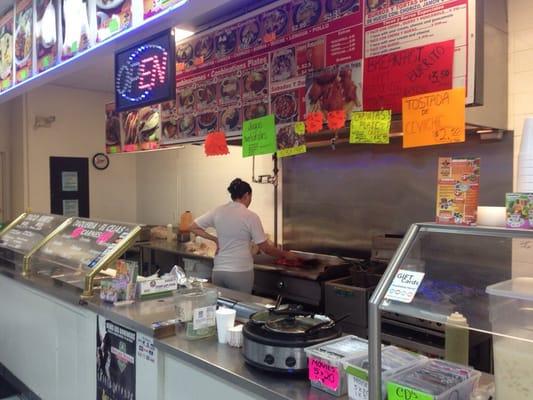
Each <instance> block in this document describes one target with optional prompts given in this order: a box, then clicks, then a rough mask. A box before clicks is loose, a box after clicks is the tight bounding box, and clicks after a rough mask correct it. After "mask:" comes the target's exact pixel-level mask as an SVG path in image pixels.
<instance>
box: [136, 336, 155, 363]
mask: <svg viewBox="0 0 533 400" xmlns="http://www.w3.org/2000/svg"><path fill="white" fill-rule="evenodd" d="M137 358H138V359H141V360H146V361H148V362H150V363H152V364H155V361H156V358H157V349H156V348H155V345H154V339H153V338H151V337H149V336H146V335H143V334H142V333H138V334H137Z"/></svg>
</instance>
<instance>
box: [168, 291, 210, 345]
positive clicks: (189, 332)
mask: <svg viewBox="0 0 533 400" xmlns="http://www.w3.org/2000/svg"><path fill="white" fill-rule="evenodd" d="M217 297H218V292H217V290H216V289H212V288H208V289H206V288H192V289H181V290H178V293H177V294H176V296H175V301H176V314H177V317H176V320H177V321H178V322H177V323H176V334H177V335H179V336H181V337H185V338H186V339H189V340H195V339H203V338H206V337H210V336H213V335H214V334H215V332H216V319H215V311H216V305H217Z"/></svg>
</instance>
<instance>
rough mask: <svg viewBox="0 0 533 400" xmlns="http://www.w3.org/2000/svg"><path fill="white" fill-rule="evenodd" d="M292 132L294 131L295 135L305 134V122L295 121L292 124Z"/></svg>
mask: <svg viewBox="0 0 533 400" xmlns="http://www.w3.org/2000/svg"><path fill="white" fill-rule="evenodd" d="M294 132H296V134H297V135H305V122H302V121H298V122H296V123H295V124H294Z"/></svg>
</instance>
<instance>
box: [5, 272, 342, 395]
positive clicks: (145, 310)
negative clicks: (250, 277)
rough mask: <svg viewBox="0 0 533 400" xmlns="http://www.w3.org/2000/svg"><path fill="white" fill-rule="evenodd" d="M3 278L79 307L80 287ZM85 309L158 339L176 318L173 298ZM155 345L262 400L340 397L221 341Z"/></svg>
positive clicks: (13, 275)
mask: <svg viewBox="0 0 533 400" xmlns="http://www.w3.org/2000/svg"><path fill="white" fill-rule="evenodd" d="M0 274H2V275H3V276H5V277H8V278H10V279H14V280H16V281H18V282H20V283H22V284H24V285H26V286H28V287H30V288H32V289H34V290H38V291H41V292H44V293H46V294H48V295H50V296H53V297H55V298H57V299H60V300H62V301H64V302H67V303H69V304H73V305H78V304H79V295H80V292H79V290H78V289H75V288H73V287H70V286H68V285H65V284H61V283H57V282H56V281H53V280H52V279H50V278H46V277H40V276H30V277H27V278H26V277H22V276H21V274H20V273H19V272H18V271H14V270H12V269H8V268H5V267H2V266H1V265H0ZM222 294H223V295H224V297H227V298H234V299H235V300H240V301H247V302H252V303H256V304H266V303H269V302H271V300H269V299H264V298H260V297H256V296H252V295H247V294H243V293H236V292H233V291H228V290H225V289H223V290H222ZM84 306H86V307H88V308H89V309H90V310H91V311H93V312H94V313H97V314H100V315H102V316H104V317H105V318H108V319H111V320H113V321H114V322H116V323H118V324H121V325H124V326H126V327H128V328H130V329H133V330H135V331H137V332H141V333H144V334H146V335H149V336H151V335H153V330H152V326H151V325H152V323H154V322H157V321H166V320H168V319H172V318H174V316H175V311H174V300H173V298H172V297H169V298H165V299H160V300H146V301H142V302H136V303H134V304H131V305H127V306H120V307H117V306H111V305H107V304H103V303H101V302H100V300H98V299H94V300H90V301H89V302H87V304H85V305H84ZM28 312H31V311H28ZM154 343H155V346H156V348H158V349H159V350H160V351H162V352H164V353H167V354H169V355H171V356H173V357H176V358H178V359H180V360H183V361H186V362H190V363H191V364H193V365H194V366H196V367H198V368H201V369H204V370H205V371H207V372H209V373H211V374H214V375H216V376H218V377H219V378H221V379H225V380H228V381H229V382H231V383H233V384H235V385H238V386H239V387H242V388H244V389H247V390H249V391H251V392H253V393H255V394H257V395H259V396H261V397H265V398H268V399H280V400H288V399H294V400H330V399H331V400H332V399H334V398H335V397H333V396H330V395H328V394H326V393H324V392H321V391H319V390H316V389H313V388H311V386H310V385H309V382H308V380H307V378H305V377H299V378H291V377H284V376H280V375H272V374H269V373H266V372H263V371H260V370H257V369H254V368H252V367H249V366H247V365H246V364H245V362H244V359H243V358H242V356H241V354H240V350H238V349H233V348H231V347H229V346H226V345H220V344H218V342H217V339H216V337H212V338H208V339H203V340H199V341H188V340H185V339H182V338H180V337H177V336H173V337H170V338H167V339H159V340H158V339H155V340H154ZM341 399H342V398H341Z"/></svg>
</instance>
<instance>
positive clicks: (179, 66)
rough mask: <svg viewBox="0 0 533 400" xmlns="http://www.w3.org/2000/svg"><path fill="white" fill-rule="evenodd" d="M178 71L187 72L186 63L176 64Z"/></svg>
mask: <svg viewBox="0 0 533 400" xmlns="http://www.w3.org/2000/svg"><path fill="white" fill-rule="evenodd" d="M176 71H178V72H183V71H185V63H184V62H180V63H176Z"/></svg>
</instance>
